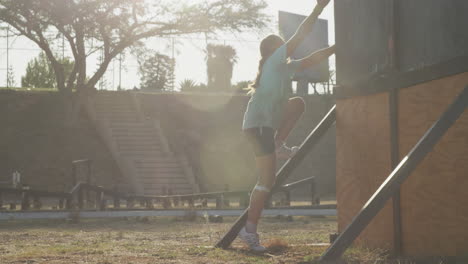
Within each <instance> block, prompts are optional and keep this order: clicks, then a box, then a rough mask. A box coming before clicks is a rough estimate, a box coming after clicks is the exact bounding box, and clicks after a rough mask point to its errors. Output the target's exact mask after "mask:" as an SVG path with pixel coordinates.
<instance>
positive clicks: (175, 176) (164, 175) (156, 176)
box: [138, 172, 186, 179]
mask: <svg viewBox="0 0 468 264" xmlns="http://www.w3.org/2000/svg"><path fill="white" fill-rule="evenodd" d="M138 178H139V179H186V177H185V175H184V174H182V173H172V172H171V173H157V174H156V173H150V172H141V173H138Z"/></svg>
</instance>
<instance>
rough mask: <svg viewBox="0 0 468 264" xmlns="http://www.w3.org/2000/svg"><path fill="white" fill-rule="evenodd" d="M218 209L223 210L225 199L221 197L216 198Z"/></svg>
mask: <svg viewBox="0 0 468 264" xmlns="http://www.w3.org/2000/svg"><path fill="white" fill-rule="evenodd" d="M216 209H223V198H222V196H221V195H219V196H216Z"/></svg>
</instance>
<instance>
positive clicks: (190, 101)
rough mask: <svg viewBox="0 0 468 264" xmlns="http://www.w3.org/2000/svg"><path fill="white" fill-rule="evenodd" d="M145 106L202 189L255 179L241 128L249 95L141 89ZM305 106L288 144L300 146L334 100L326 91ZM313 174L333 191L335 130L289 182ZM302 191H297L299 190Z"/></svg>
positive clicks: (243, 185)
mask: <svg viewBox="0 0 468 264" xmlns="http://www.w3.org/2000/svg"><path fill="white" fill-rule="evenodd" d="M138 98H139V100H140V101H141V103H142V108H143V111H145V113H146V115H147V116H148V117H151V118H157V119H159V120H161V123H162V127H163V129H164V131H165V133H166V135H167V137H168V138H169V141H170V142H171V144H172V145H173V147H174V148H176V149H183V151H185V152H186V153H189V154H190V155H189V156H190V159H191V162H192V164H193V165H194V167H195V173H196V175H197V176H198V177H199V179H200V181H201V183H202V184H201V187H202V189H204V190H205V191H218V190H222V189H224V186H225V184H228V185H229V187H230V189H231V190H237V189H248V188H251V187H252V186H253V185H254V184H255V182H256V176H255V167H254V165H255V164H254V156H253V153H252V150H251V149H250V146H249V145H248V143H247V142H246V140H245V139H244V137H243V134H242V131H241V125H242V118H243V114H244V111H245V107H246V104H247V102H248V99H249V98H248V97H247V96H244V95H231V94H226V95H222V94H211V95H210V94H146V93H139V94H138ZM304 99H305V101H306V104H307V111H306V113H305V114H304V116H303V117H302V119H301V120H300V121H299V124H298V126H297V127H296V128H295V129H294V131H293V133H292V134H291V136H290V138H289V140H288V143H289V144H290V145H299V144H300V143H301V142H302V140H304V139H305V137H306V136H307V135H308V134H309V133H310V132H311V131H312V129H313V128H314V127H315V125H316V124H317V123H318V121H320V120H321V119H322V118H323V116H324V115H325V113H326V112H327V111H328V109H329V108H330V107H331V106H332V105H333V100H332V99H331V98H330V97H327V96H307V97H305V98H304ZM310 176H316V177H317V178H318V184H319V191H320V193H321V195H328V196H330V195H331V196H333V195H334V193H335V129H334V128H333V129H331V130H330V131H329V133H328V134H327V136H326V137H325V138H324V140H323V141H322V142H321V143H320V144H319V145H318V147H317V148H316V149H315V150H314V151H313V153H311V154H309V156H308V157H307V158H306V160H305V161H304V162H303V164H302V165H301V166H300V167H299V168H298V169H297V171H296V172H295V173H294V174H293V175H292V176H291V179H290V181H294V180H298V179H302V178H306V177H310ZM302 192H303V191H301V192H298V193H299V194H301V193H302Z"/></svg>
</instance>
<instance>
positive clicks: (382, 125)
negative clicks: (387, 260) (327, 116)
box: [336, 72, 468, 257]
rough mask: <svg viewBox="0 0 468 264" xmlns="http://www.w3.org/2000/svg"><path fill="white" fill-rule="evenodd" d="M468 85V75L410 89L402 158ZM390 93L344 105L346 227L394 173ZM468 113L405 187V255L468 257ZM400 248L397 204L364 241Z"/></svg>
mask: <svg viewBox="0 0 468 264" xmlns="http://www.w3.org/2000/svg"><path fill="white" fill-rule="evenodd" d="M466 85H468V72H467V73H462V74H457V75H453V76H450V77H446V78H442V79H438V80H434V81H430V82H426V83H423V84H419V85H415V86H411V87H407V88H402V89H400V90H399V97H398V130H397V131H398V138H399V140H398V147H399V158H400V159H402V158H404V156H405V155H406V154H408V152H409V151H410V150H411V149H412V148H413V147H414V145H415V144H416V143H417V142H418V141H419V140H420V138H421V137H422V136H423V135H424V133H425V132H426V131H427V130H428V129H429V128H430V127H431V126H432V124H433V123H434V122H435V121H436V120H437V119H438V118H439V117H440V116H441V114H442V113H443V112H444V111H445V110H446V109H447V107H448V106H449V105H450V103H452V102H453V100H454V99H455V97H456V96H457V94H458V93H459V92H460V91H461V90H462V89H463V88H464V87H465V86H466ZM389 116H390V113H389V92H383V93H379V94H374V95H366V96H355V97H351V98H346V99H339V100H337V120H336V122H337V132H336V134H337V139H336V140H337V141H336V145H337V169H336V172H337V174H336V177H337V203H338V229H339V231H340V232H341V231H343V230H344V229H345V228H346V226H347V225H348V224H349V223H351V221H352V219H353V217H354V216H355V215H356V214H357V213H358V212H359V210H360V209H361V208H362V206H363V205H364V204H365V202H367V200H368V199H369V198H370V197H371V195H372V194H373V193H374V192H375V190H377V188H378V187H379V186H380V184H381V183H382V182H383V181H384V180H385V179H386V177H387V176H388V175H389V173H390V171H391V156H390V155H391V140H390V120H389ZM466 190H468V111H466V112H465V113H464V114H463V115H462V116H461V118H460V119H459V120H458V121H457V122H456V123H455V125H454V127H452V128H451V129H450V130H449V131H448V132H447V134H446V135H445V136H444V137H443V138H442V141H441V142H439V143H438V144H437V145H436V147H435V149H434V150H433V151H432V152H431V153H430V154H429V156H427V157H426V158H425V160H423V162H422V163H421V164H420V165H419V166H418V168H417V169H416V171H415V172H414V173H413V174H412V175H410V176H409V178H408V179H407V180H406V182H404V183H403V185H402V187H401V196H400V197H401V208H400V213H401V225H402V234H401V237H402V240H401V241H402V251H403V252H402V253H403V254H404V255H408V256H416V257H423V256H424V257H426V256H466V255H467V254H468V202H467V201H468V191H466ZM356 242H357V244H358V245H361V246H365V247H370V248H386V249H393V246H394V244H393V243H394V234H393V205H392V201H391V200H390V201H389V202H388V203H387V205H386V206H385V208H384V209H383V210H382V211H381V212H380V213H379V214H378V215H377V217H376V218H375V219H374V220H373V221H372V222H371V224H370V225H369V226H368V227H367V228H366V229H365V231H364V232H363V233H362V234H361V235H360V237H359V238H358V240H357V241H356Z"/></svg>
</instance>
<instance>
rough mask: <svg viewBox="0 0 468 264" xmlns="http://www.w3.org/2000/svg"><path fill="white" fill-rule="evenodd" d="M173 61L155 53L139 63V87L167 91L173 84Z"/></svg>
mask: <svg viewBox="0 0 468 264" xmlns="http://www.w3.org/2000/svg"><path fill="white" fill-rule="evenodd" d="M174 67H175V61H174V60H173V59H172V58H171V57H169V56H166V55H164V54H160V53H155V54H154V55H152V56H150V57H148V58H146V59H144V61H143V62H142V63H141V64H140V68H139V70H140V75H141V79H140V81H141V83H140V86H141V89H144V90H158V91H169V90H172V88H173V84H174Z"/></svg>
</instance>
